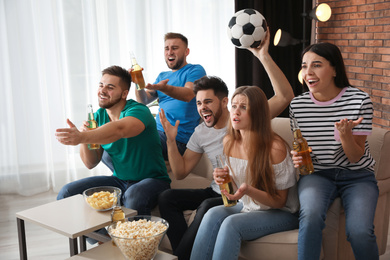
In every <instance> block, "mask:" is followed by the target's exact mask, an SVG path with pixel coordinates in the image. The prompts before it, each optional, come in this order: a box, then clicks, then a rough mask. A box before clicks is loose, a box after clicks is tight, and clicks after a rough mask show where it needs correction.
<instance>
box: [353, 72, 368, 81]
mask: <svg viewBox="0 0 390 260" xmlns="http://www.w3.org/2000/svg"><path fill="white" fill-rule="evenodd" d="M355 78H356V79H359V80H364V81H372V75H370V74H360V73H358V74H356V76H355Z"/></svg>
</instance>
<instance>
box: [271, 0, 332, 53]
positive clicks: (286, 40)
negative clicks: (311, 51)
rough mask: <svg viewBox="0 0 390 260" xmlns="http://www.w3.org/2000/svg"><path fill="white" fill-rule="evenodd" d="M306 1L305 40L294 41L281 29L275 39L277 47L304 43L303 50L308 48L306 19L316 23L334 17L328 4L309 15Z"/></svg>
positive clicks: (304, 17)
mask: <svg viewBox="0 0 390 260" xmlns="http://www.w3.org/2000/svg"><path fill="white" fill-rule="evenodd" d="M306 1H307V0H303V13H302V17H303V28H302V31H303V39H302V40H297V39H294V38H293V37H292V36H291V35H290V34H289V33H288V32H286V31H283V30H281V29H278V30H277V32H276V34H275V37H274V45H275V46H282V47H284V46H288V45H295V44H298V43H303V49H304V48H305V46H306V42H307V40H306V18H310V19H314V20H316V21H320V22H326V21H328V20H329V19H330V16H331V15H332V9H331V8H330V6H329V5H328V4H325V3H322V4H319V5H318V6H316V8H314V9H313V10H311V11H310V12H309V13H307V12H306Z"/></svg>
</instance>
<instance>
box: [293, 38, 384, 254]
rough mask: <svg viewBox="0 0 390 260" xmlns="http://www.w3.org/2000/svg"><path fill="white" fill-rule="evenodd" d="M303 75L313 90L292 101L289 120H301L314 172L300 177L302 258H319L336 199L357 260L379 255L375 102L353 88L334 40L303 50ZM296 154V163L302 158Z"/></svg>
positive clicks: (309, 87) (300, 125)
mask: <svg viewBox="0 0 390 260" xmlns="http://www.w3.org/2000/svg"><path fill="white" fill-rule="evenodd" d="M302 78H303V81H304V83H303V85H304V87H306V88H308V89H309V92H306V93H303V94H302V95H300V96H298V97H296V98H294V99H293V100H292V102H291V104H290V118H295V119H296V120H297V122H298V125H299V127H300V130H301V132H302V135H303V137H305V138H306V140H307V141H308V144H309V146H310V147H311V149H312V152H311V157H312V161H313V165H314V173H313V174H311V175H305V176H300V180H299V183H298V194H299V199H300V203H301V209H300V222H299V236H298V259H299V260H303V259H307V260H313V259H319V257H320V252H321V242H322V230H323V228H324V227H325V218H326V212H327V210H328V208H329V206H330V205H331V204H332V202H333V200H334V199H335V198H336V197H340V198H341V200H342V204H343V206H344V209H345V213H346V214H345V215H346V233H347V239H348V241H349V242H350V243H351V246H352V249H353V252H354V255H355V259H357V260H359V259H364V260H366V259H379V255H378V246H377V244H376V237H375V234H374V225H373V222H374V216H375V209H376V203H377V199H378V186H377V182H376V179H375V175H374V164H375V161H374V159H373V158H372V156H371V154H370V150H369V147H368V142H367V140H366V138H367V135H369V134H371V131H372V114H373V107H372V102H371V100H370V98H369V96H368V94H366V93H365V92H363V91H361V90H359V89H357V88H354V87H352V86H350V84H349V81H348V78H347V75H346V71H345V66H344V62H343V57H342V55H341V52H340V50H339V48H338V47H337V46H335V45H333V44H330V43H318V44H313V45H311V46H309V47H307V48H306V49H305V50H304V51H303V55H302ZM292 154H293V161H294V164H295V167H298V166H299V163H300V162H301V160H302V158H301V157H300V156H297V153H296V152H294V151H293V152H292Z"/></svg>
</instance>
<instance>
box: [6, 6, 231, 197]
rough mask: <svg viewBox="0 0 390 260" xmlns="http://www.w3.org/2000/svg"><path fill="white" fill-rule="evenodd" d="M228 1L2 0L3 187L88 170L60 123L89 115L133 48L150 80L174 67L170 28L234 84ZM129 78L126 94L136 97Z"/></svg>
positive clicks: (17, 189)
mask: <svg viewBox="0 0 390 260" xmlns="http://www.w3.org/2000/svg"><path fill="white" fill-rule="evenodd" d="M233 13H234V2H233V1H227V0H186V1H181V0H99V1H95V0H66V1H63V0H0V60H1V63H0V78H1V79H2V84H0V85H1V90H2V91H1V92H2V97H3V99H2V102H0V109H1V115H0V194H4V193H19V194H23V195H32V194H36V193H39V192H43V191H47V190H49V189H53V190H54V191H58V190H59V189H60V188H61V187H62V186H63V185H64V184H65V183H67V182H70V181H73V180H76V179H80V178H83V177H87V176H92V175H101V174H110V172H109V170H108V168H106V167H105V166H104V165H102V164H99V165H98V167H96V168H95V169H93V170H87V169H86V167H85V166H84V165H83V163H82V161H81V159H80V156H79V147H78V146H64V145H61V144H60V143H59V142H57V140H56V139H55V135H54V134H55V129H57V128H61V127H67V125H66V118H69V119H70V120H71V121H73V123H75V125H76V126H81V124H82V122H83V121H84V120H86V116H87V112H86V111H87V110H86V108H87V104H92V105H93V107H94V109H95V110H96V109H97V108H98V103H97V94H96V93H97V86H98V82H99V80H100V77H101V71H102V70H103V69H104V68H106V67H108V66H111V65H119V66H122V67H125V68H129V67H130V66H131V63H130V55H129V52H130V51H133V52H134V53H135V55H136V58H137V61H138V63H139V64H140V65H141V66H142V67H144V69H145V70H144V77H145V80H146V82H151V83H152V82H154V81H155V79H156V77H157V75H158V73H159V72H161V71H166V70H168V68H167V66H166V64H165V61H164V55H163V50H164V34H165V33H167V32H170V31H173V32H179V33H182V34H184V35H185V36H186V37H187V38H188V39H189V48H190V55H189V56H188V57H187V61H188V62H189V63H193V64H201V65H203V66H204V68H205V69H206V72H207V74H209V75H217V76H219V77H221V78H222V79H223V80H224V81H225V82H226V83H227V84H228V86H231V87H232V88H233V89H234V80H235V79H234V46H233V45H232V44H231V43H230V42H229V40H228V38H227V36H226V28H227V23H228V21H229V20H230V17H231V16H232V15H233ZM134 88H135V87H134V85H132V89H131V91H130V92H131V93H130V94H129V98H134V97H135V94H134V90H133V89H134Z"/></svg>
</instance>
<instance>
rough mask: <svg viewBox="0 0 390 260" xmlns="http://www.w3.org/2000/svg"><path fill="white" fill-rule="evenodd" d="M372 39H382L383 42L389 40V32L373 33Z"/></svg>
mask: <svg viewBox="0 0 390 260" xmlns="http://www.w3.org/2000/svg"><path fill="white" fill-rule="evenodd" d="M374 39H383V40H387V39H390V32H388V33H375V34H374Z"/></svg>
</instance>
